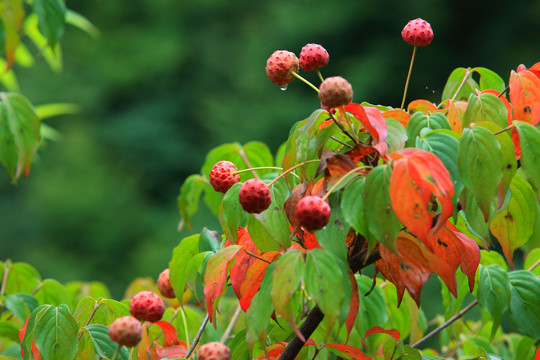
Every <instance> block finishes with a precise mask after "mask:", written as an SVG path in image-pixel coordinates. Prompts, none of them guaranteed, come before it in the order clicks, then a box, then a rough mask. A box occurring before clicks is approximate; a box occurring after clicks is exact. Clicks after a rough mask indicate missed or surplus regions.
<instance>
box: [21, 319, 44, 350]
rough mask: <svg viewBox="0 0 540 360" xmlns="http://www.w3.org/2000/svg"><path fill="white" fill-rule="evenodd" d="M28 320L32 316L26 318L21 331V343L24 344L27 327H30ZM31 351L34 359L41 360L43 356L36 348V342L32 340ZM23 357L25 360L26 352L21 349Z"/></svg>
mask: <svg viewBox="0 0 540 360" xmlns="http://www.w3.org/2000/svg"><path fill="white" fill-rule="evenodd" d="M28 319H30V316H28V317H27V318H26V320H25V321H24V326H23V327H22V329H21V330H19V342H22V341H23V338H24V335H25V334H26V326H27V325H28ZM30 351H31V352H32V356H33V357H34V359H35V360H41V359H42V358H41V354H40V352H39V350H38V348H37V346H36V340H35V339H34V340H32V347H31V348H30ZM21 356H22V357H23V358H24V351H23V348H22V347H21Z"/></svg>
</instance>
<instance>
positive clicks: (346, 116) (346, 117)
mask: <svg viewBox="0 0 540 360" xmlns="http://www.w3.org/2000/svg"><path fill="white" fill-rule="evenodd" d="M340 109H341V116H342V117H344V118H345V121H347V124H348V125H349V128H350V129H351V131H352V133H353V134H354V135H355V138H356V141H355V143H356V144H358V143H359V142H360V138H359V137H358V135H357V134H356V129H354V127H353V124H352V122H351V119H350V118H349V116H348V115H347V112H346V111H345V107H344V106H343V105H341V107H340Z"/></svg>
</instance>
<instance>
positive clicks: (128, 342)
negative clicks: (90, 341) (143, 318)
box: [109, 316, 142, 347]
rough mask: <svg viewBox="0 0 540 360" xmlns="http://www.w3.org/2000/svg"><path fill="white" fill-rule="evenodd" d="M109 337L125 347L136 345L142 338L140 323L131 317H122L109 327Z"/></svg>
mask: <svg viewBox="0 0 540 360" xmlns="http://www.w3.org/2000/svg"><path fill="white" fill-rule="evenodd" d="M109 337H110V338H111V340H112V341H114V342H115V343H117V344H120V345H124V346H127V347H133V346H135V345H137V344H138V343H139V342H140V341H141V338H142V326H141V322H140V321H139V320H137V319H135V318H134V317H132V316H122V317H119V318H118V319H116V320H114V321H113V323H112V324H111V325H109Z"/></svg>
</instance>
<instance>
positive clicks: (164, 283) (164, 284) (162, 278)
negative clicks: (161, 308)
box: [157, 269, 176, 299]
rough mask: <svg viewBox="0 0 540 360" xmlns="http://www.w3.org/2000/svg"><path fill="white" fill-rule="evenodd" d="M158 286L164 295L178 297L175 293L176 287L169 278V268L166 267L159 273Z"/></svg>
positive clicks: (172, 297) (169, 297) (171, 297)
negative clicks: (173, 286) (174, 287)
mask: <svg viewBox="0 0 540 360" xmlns="http://www.w3.org/2000/svg"><path fill="white" fill-rule="evenodd" d="M157 286H158V290H159V292H160V293H161V295H163V297H166V298H168V299H174V298H175V297H176V295H175V294H174V289H173V288H172V285H171V280H170V279H169V269H165V270H163V271H162V272H161V274H159V277H158V280H157Z"/></svg>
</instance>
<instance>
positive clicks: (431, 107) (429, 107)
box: [407, 100, 444, 115]
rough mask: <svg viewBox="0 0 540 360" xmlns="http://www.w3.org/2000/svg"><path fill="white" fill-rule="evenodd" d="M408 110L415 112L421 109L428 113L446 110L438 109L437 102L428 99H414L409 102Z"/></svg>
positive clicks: (411, 112) (410, 112)
mask: <svg viewBox="0 0 540 360" xmlns="http://www.w3.org/2000/svg"><path fill="white" fill-rule="evenodd" d="M407 111H408V112H409V114H414V113H415V112H417V111H420V112H423V113H424V114H426V115H429V114H433V113H435V112H440V111H444V110H439V109H437V106H435V104H433V103H432V102H429V101H427V100H414V101H411V102H410V103H409V106H407Z"/></svg>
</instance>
